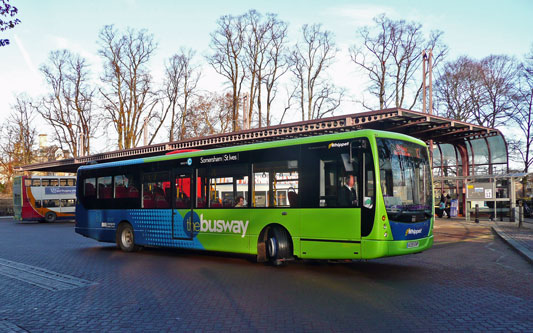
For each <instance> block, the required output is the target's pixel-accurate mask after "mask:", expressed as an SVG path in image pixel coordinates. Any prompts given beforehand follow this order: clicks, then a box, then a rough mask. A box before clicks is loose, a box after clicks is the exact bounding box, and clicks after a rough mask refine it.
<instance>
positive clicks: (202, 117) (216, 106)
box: [187, 92, 233, 137]
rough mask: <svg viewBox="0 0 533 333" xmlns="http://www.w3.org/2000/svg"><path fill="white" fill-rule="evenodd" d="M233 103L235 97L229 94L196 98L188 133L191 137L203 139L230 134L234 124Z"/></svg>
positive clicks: (206, 95)
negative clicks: (207, 136) (214, 135)
mask: <svg viewBox="0 0 533 333" xmlns="http://www.w3.org/2000/svg"><path fill="white" fill-rule="evenodd" d="M232 103H233V95H232V93H229V92H228V93H227V94H225V95H218V94H216V93H205V94H202V95H198V96H195V98H194V99H193V100H192V101H191V108H190V110H191V112H190V119H189V121H188V122H187V126H188V129H187V133H188V134H189V135H190V137H202V136H206V135H212V134H219V133H227V132H229V131H230V130H231V126H232V122H233V115H232Z"/></svg>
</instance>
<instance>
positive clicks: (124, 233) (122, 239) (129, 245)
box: [116, 223, 139, 252]
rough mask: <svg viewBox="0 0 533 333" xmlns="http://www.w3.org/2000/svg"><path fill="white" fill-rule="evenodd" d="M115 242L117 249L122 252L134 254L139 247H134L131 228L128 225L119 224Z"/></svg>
mask: <svg viewBox="0 0 533 333" xmlns="http://www.w3.org/2000/svg"><path fill="white" fill-rule="evenodd" d="M116 241H117V247H118V248H119V249H121V250H122V251H124V252H134V251H137V250H138V249H139V246H137V245H135V236H134V234H133V228H132V227H131V225H130V224H129V223H121V224H120V225H119V226H118V229H117V236H116Z"/></svg>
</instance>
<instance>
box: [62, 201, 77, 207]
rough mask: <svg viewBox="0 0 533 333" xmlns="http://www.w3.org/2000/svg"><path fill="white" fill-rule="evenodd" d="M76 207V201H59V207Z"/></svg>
mask: <svg viewBox="0 0 533 333" xmlns="http://www.w3.org/2000/svg"><path fill="white" fill-rule="evenodd" d="M74 206H76V200H74V199H61V207H74Z"/></svg>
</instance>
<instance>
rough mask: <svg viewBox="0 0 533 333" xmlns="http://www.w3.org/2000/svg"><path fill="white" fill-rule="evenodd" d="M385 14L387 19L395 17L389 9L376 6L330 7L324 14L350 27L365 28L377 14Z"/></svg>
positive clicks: (391, 9)
mask: <svg viewBox="0 0 533 333" xmlns="http://www.w3.org/2000/svg"><path fill="white" fill-rule="evenodd" d="M383 13H385V14H387V16H388V17H395V16H397V13H396V11H395V10H394V9H393V8H391V7H386V6H376V5H345V6H337V7H331V8H329V9H327V10H326V12H325V14H326V15H327V16H331V17H337V18H338V17H340V18H341V19H342V20H344V22H345V23H347V24H349V25H352V26H365V25H371V24H372V23H373V21H372V19H373V18H374V17H376V16H378V15H379V14H383Z"/></svg>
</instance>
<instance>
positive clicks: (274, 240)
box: [266, 227, 292, 266]
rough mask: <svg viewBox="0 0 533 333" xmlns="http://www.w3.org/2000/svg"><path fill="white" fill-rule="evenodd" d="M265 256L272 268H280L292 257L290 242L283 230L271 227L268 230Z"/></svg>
mask: <svg viewBox="0 0 533 333" xmlns="http://www.w3.org/2000/svg"><path fill="white" fill-rule="evenodd" d="M266 255H267V257H268V261H269V262H270V263H271V264H273V265H274V266H280V265H282V264H284V262H285V260H287V259H290V258H291V257H292V242H291V240H290V236H289V233H288V232H287V231H286V230H285V229H282V228H278V227H272V228H270V229H269V230H268V237H267V241H266Z"/></svg>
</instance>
